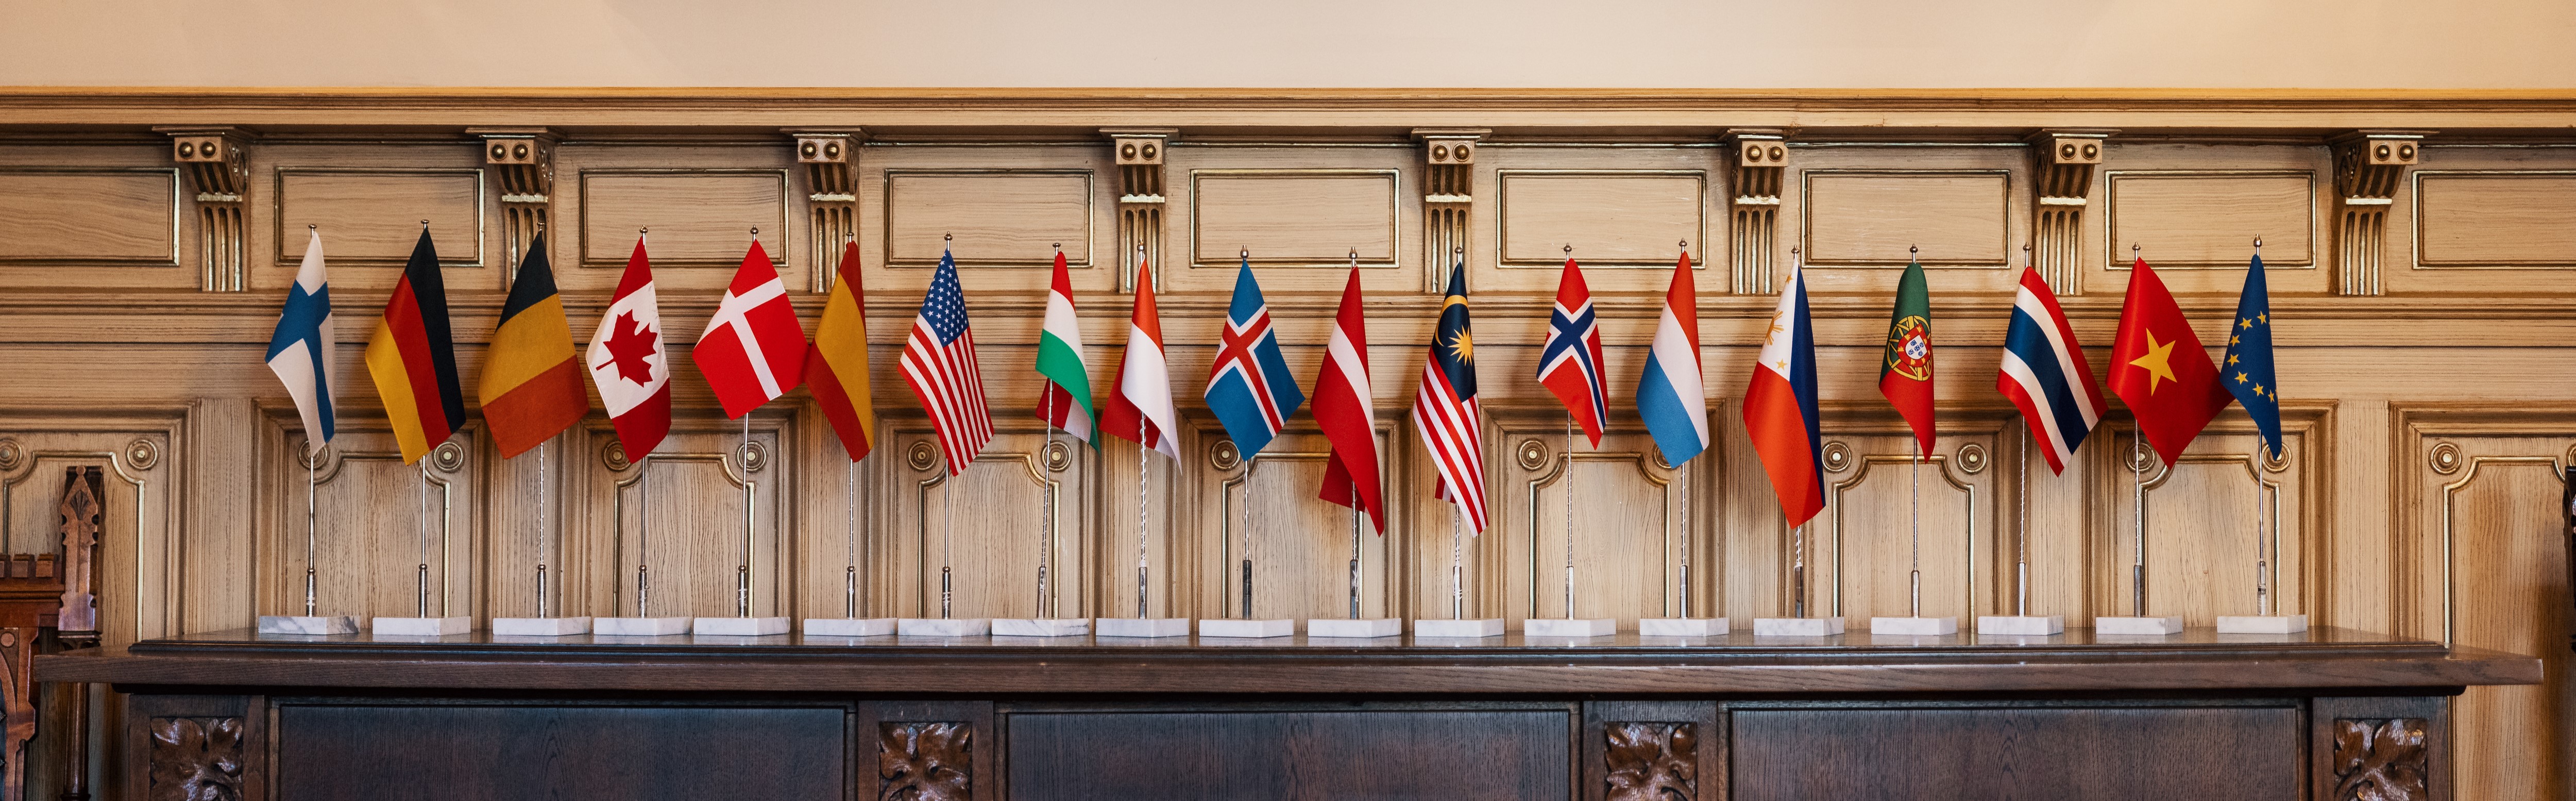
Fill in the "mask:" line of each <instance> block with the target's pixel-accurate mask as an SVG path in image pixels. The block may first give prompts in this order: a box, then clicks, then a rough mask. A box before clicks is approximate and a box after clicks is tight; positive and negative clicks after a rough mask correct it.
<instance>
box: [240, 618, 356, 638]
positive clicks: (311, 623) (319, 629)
mask: <svg viewBox="0 0 2576 801" xmlns="http://www.w3.org/2000/svg"><path fill="white" fill-rule="evenodd" d="M259 633H261V634H356V633H358V619H357V618H356V617H352V616H349V615H260V616H259Z"/></svg>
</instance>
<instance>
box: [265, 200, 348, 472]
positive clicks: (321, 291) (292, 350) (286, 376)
mask: <svg viewBox="0 0 2576 801" xmlns="http://www.w3.org/2000/svg"><path fill="white" fill-rule="evenodd" d="M311 233H312V235H313V238H312V239H311V240H309V241H307V242H306V243H305V245H304V266H302V267H299V268H296V270H295V283H294V284H293V285H291V286H288V287H287V288H286V308H285V309H283V310H281V311H279V312H278V314H277V332H276V333H273V334H270V335H269V336H268V359H267V361H268V370H269V372H272V373H276V374H277V381H278V383H281V384H285V385H286V395H287V397H290V398H294V399H295V414H296V416H298V417H302V418H304V450H305V455H308V456H312V455H318V454H320V453H321V452H322V446H323V445H324V444H325V443H328V442H330V441H331V435H332V433H334V430H335V429H337V428H338V423H337V421H335V420H334V419H333V418H332V410H331V385H332V383H333V382H332V380H331V378H332V372H333V368H332V364H331V362H332V360H333V357H335V356H337V355H338V351H339V347H338V343H339V340H337V339H335V338H333V332H332V326H331V279H330V277H329V276H327V275H324V274H323V271H322V232H321V231H318V230H317V231H313V232H311Z"/></svg>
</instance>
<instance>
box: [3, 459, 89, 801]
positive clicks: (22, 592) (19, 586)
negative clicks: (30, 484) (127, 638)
mask: <svg viewBox="0 0 2576 801" xmlns="http://www.w3.org/2000/svg"><path fill="white" fill-rule="evenodd" d="M105 486H106V483H105V474H104V473H103V472H101V471H100V469H99V468H97V467H95V466H91V467H69V468H64V474H63V495H62V504H61V506H60V509H61V513H62V526H61V531H62V535H63V536H62V542H61V548H62V550H61V551H60V552H58V553H18V554H0V801H21V800H22V799H25V798H26V797H27V754H28V742H29V741H31V740H33V739H35V736H36V728H37V723H38V719H39V711H38V707H37V704H36V681H35V672H34V670H33V665H34V657H35V655H36V653H37V652H39V651H42V652H46V653H52V652H57V651H65V650H71V649H75V648H88V647H92V646H95V645H97V644H98V596H97V595H96V594H95V593H94V591H93V588H92V585H91V579H92V578H93V576H94V573H95V571H94V569H93V568H94V565H93V557H94V556H95V555H96V554H97V552H98V537H99V530H100V528H101V527H102V526H103V525H104V524H105V522H106V518H105V515H106V503H105V498H106V491H105ZM56 688H57V689H56V691H57V692H61V693H64V694H65V695H64V697H63V698H62V699H61V702H60V705H59V707H58V708H60V709H63V710H65V714H63V715H59V716H57V719H55V720H51V721H47V723H48V724H50V725H59V726H61V729H60V730H59V731H60V732H61V734H62V737H63V740H62V741H61V745H60V749H61V752H62V755H63V760H62V762H63V764H62V780H61V781H62V794H61V798H63V799H64V801H85V799H88V798H89V685H87V684H61V685H56Z"/></svg>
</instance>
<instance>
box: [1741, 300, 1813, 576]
mask: <svg viewBox="0 0 2576 801" xmlns="http://www.w3.org/2000/svg"><path fill="white" fill-rule="evenodd" d="M1819 422H1820V421H1819V418H1818V416H1817V414H1816V330H1815V328H1814V326H1812V325H1810V324H1809V323H1808V318H1807V275H1806V273H1805V272H1804V271H1802V270H1800V269H1798V268H1797V267H1795V266H1792V267H1791V268H1790V271H1789V284H1788V285H1787V286H1784V287H1781V289H1780V309H1779V311H1776V312H1773V313H1772V314H1771V332H1770V334H1769V335H1768V336H1767V338H1765V339H1763V340H1762V356H1761V362H1760V363H1758V364H1755V365H1754V366H1753V385H1752V386H1750V387H1748V388H1746V389H1745V391H1744V428H1745V431H1746V432H1747V433H1749V434H1752V435H1753V452H1754V453H1756V454H1759V455H1761V457H1762V469H1763V471H1764V472H1767V473H1770V474H1771V491H1772V492H1775V493H1778V494H1779V496H1780V514H1781V515H1782V516H1783V517H1786V518H1788V519H1789V525H1792V526H1795V525H1798V524H1801V523H1805V522H1807V520H1808V519H1810V518H1813V517H1815V516H1816V513H1817V512H1821V511H1824V508H1825V473H1824V459H1823V453H1824V429H1823V427H1822V426H1821V425H1819Z"/></svg>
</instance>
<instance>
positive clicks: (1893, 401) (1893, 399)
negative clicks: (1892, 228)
mask: <svg viewBox="0 0 2576 801" xmlns="http://www.w3.org/2000/svg"><path fill="white" fill-rule="evenodd" d="M1878 394H1880V395H1885V396H1887V405H1889V406H1894V407H1896V413H1897V414H1899V415H1903V416H1904V417H1905V424H1906V425H1907V426H1908V427H1911V428H1913V429H1914V445H1915V447H1916V448H1918V449H1920V450H1921V452H1922V454H1923V455H1924V456H1926V457H1929V456H1931V455H1932V434H1933V428H1932V291H1931V289H1930V287H1929V286H1927V285H1926V284H1925V282H1924V280H1923V262H1921V261H1912V260H1909V261H1907V262H1906V264H1905V275H1904V277H1901V278H1898V279H1896V307H1895V308H1893V309H1891V310H1889V311H1888V314H1887V352H1886V354H1885V356H1884V358H1881V359H1880V360H1879V366H1878Z"/></svg>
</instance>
